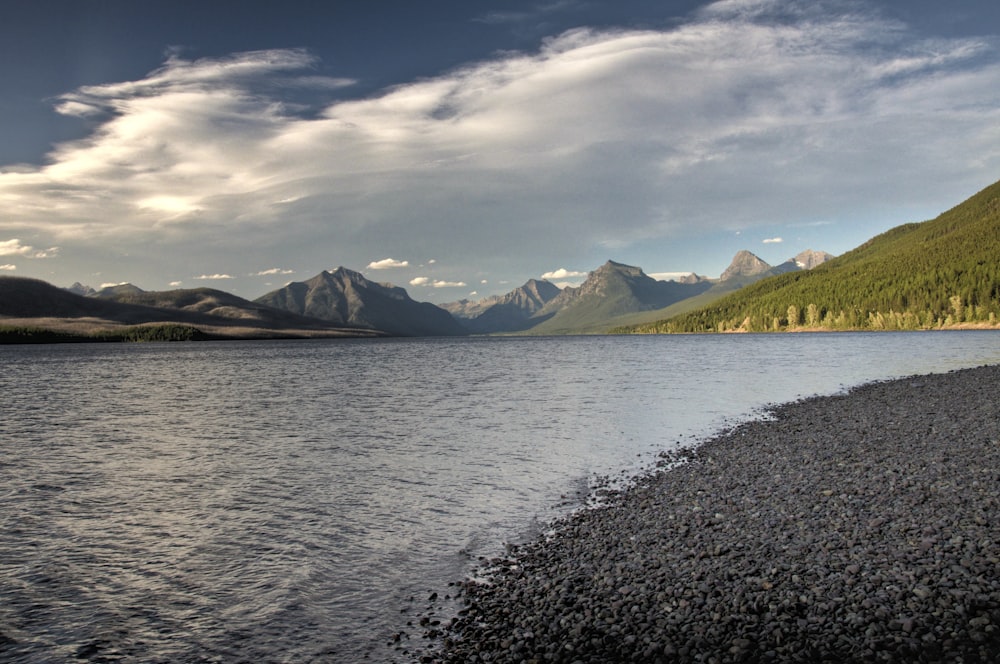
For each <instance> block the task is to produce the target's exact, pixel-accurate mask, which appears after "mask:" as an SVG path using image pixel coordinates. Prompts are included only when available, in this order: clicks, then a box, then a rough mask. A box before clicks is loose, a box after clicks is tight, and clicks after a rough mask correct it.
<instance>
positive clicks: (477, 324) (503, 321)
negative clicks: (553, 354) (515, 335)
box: [442, 279, 560, 334]
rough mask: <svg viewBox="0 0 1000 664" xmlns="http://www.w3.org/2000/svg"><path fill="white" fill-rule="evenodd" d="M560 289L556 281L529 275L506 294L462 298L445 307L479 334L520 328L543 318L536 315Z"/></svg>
mask: <svg viewBox="0 0 1000 664" xmlns="http://www.w3.org/2000/svg"><path fill="white" fill-rule="evenodd" d="M559 293H560V291H559V287H558V286H556V285H555V284H553V283H552V282H549V281H544V280H543V281H539V280H537V279H529V280H528V281H527V282H526V283H525V284H524V285H523V286H520V287H519V288H515V289H514V290H512V291H510V292H509V293H507V294H506V295H497V296H493V297H489V298H485V299H483V300H480V301H479V302H476V303H470V302H468V300H461V301H459V302H453V303H450V304H446V305H442V308H443V309H446V310H447V311H449V312H451V314H452V315H453V316H455V317H456V318H459V319H460V320H459V322H460V323H462V325H463V326H465V327H466V328H467V329H468V330H469V331H470V332H473V333H476V334H492V333H497V332H520V331H522V330H526V329H528V328H529V327H532V326H533V325H536V324H537V323H538V322H539V321H538V320H536V319H532V316H533V315H534V314H535V313H536V312H537V311H538V310H539V309H541V308H542V307H543V306H545V304H546V303H548V302H549V301H550V300H552V299H553V298H555V297H556V296H558V295H559ZM470 314H472V315H470Z"/></svg>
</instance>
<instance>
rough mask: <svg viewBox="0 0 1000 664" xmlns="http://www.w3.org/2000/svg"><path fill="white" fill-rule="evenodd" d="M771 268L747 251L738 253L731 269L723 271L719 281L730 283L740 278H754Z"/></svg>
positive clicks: (743, 250)
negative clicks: (731, 280)
mask: <svg viewBox="0 0 1000 664" xmlns="http://www.w3.org/2000/svg"><path fill="white" fill-rule="evenodd" d="M770 269H771V266H770V265H768V264H767V263H765V262H764V261H762V260H761V259H760V258H759V257H757V256H756V255H754V254H752V253H750V252H749V251H747V250H746V249H742V250H740V251H738V252H736V255H735V256H733V260H732V262H731V263H730V264H729V267H727V268H726V269H725V271H723V273H722V276H720V277H719V281H729V280H730V279H735V278H738V277H753V276H756V275H758V274H761V273H763V272H767V271H768V270H770Z"/></svg>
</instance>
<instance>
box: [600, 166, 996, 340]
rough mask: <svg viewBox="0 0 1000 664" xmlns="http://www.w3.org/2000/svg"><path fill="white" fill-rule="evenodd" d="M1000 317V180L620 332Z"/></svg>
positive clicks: (944, 323) (940, 322) (922, 325)
mask: <svg viewBox="0 0 1000 664" xmlns="http://www.w3.org/2000/svg"><path fill="white" fill-rule="evenodd" d="M998 318H1000V182H998V183H995V184H993V185H991V186H990V187H987V188H986V189H984V190H983V191H981V192H979V193H978V194H976V195H975V196H973V197H972V198H970V199H969V200H967V201H966V202H964V203H962V204H961V205H958V206H957V207H955V208H953V209H951V210H949V211H947V212H945V213H943V214H942V215H940V216H939V217H938V218H937V219H934V220H932V221H926V222H923V223H913V224H905V225H903V226H898V227H896V228H893V229H892V230H890V231H888V232H886V233H883V234H882V235H879V236H877V237H875V238H873V239H871V240H869V241H868V242H866V243H865V244H863V245H861V246H860V247H858V248H857V249H854V250H853V251H850V252H848V253H846V254H844V255H842V256H840V257H839V258H836V259H833V260H831V261H828V262H826V263H824V264H822V265H820V266H818V267H816V268H814V269H812V270H808V271H802V272H790V273H787V274H782V275H779V276H776V277H772V278H769V279H765V280H763V281H760V282H757V283H755V284H751V285H749V286H747V287H745V288H743V289H741V290H739V291H737V292H736V293H733V294H732V295H729V296H727V297H724V298H722V299H720V300H717V301H716V302H714V303H712V304H711V305H710V306H708V307H705V308H703V309H699V310H697V311H693V312H690V313H687V314H682V315H680V316H677V317H674V318H671V319H669V320H663V321H659V322H656V323H651V324H649V325H642V326H637V327H634V328H621V329H618V330H615V332H637V333H670V332H728V331H746V332H765V331H782V330H794V329H831V330H848V329H860V330H885V329H930V328H937V327H948V326H957V325H970V324H982V325H996V324H998Z"/></svg>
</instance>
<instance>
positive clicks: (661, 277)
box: [649, 272, 691, 281]
mask: <svg viewBox="0 0 1000 664" xmlns="http://www.w3.org/2000/svg"><path fill="white" fill-rule="evenodd" d="M649 276H650V277H652V278H653V279H656V280H657V281H677V280H678V279H682V278H684V277H690V276H691V273H690V272H650V273H649Z"/></svg>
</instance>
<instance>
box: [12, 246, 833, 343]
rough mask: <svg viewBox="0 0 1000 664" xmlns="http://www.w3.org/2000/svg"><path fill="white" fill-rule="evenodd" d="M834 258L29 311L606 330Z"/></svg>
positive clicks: (81, 300)
mask: <svg viewBox="0 0 1000 664" xmlns="http://www.w3.org/2000/svg"><path fill="white" fill-rule="evenodd" d="M828 258H830V255H829V254H825V253H823V252H813V251H811V250H807V251H805V252H802V253H800V254H799V255H797V256H796V257H794V258H792V259H789V260H788V261H786V262H785V263H782V264H781V265H779V266H776V267H771V266H770V265H768V264H767V263H766V262H765V261H763V260H761V259H760V258H759V257H757V256H755V255H754V254H752V253H751V252H749V251H741V252H738V253H737V254H736V256H734V258H733V260H732V262H731V264H730V266H729V267H728V268H727V269H726V271H725V272H724V273H723V275H722V276H723V277H725V278H724V279H708V278H705V277H699V276H698V275H696V274H693V273H692V274H689V275H686V276H684V277H683V278H679V279H677V280H657V279H654V278H652V277H650V276H649V275H647V274H646V273H645V272H643V270H642V269H641V268H639V267H636V266H631V265H626V264H624V263H618V262H615V261H613V260H609V261H607V262H606V263H605V264H604V265H602V266H600V267H599V268H597V269H596V270H593V271H592V272H590V273H589V274H588V276H587V279H586V280H585V281H584V282H583V283H582V284H581V285H580V286H577V287H567V288H564V289H562V290H560V289H559V288H558V287H557V286H555V285H554V284H552V283H551V282H548V281H545V280H537V279H529V280H528V281H527V282H525V284H523V285H522V286H520V287H518V288H515V289H514V290H512V291H510V292H508V293H505V294H503V295H497V296H492V297H488V298H484V299H482V300H479V301H478V302H470V301H468V300H460V301H459V302H454V303H449V304H445V305H441V306H437V305H434V304H430V303H427V302H416V301H414V300H413V299H412V298H410V296H409V295H408V294H407V292H406V290H404V289H403V288H400V287H397V286H394V285H392V284H387V283H377V282H374V281H370V280H369V279H367V278H366V277H365V276H364V275H362V274H361V273H359V272H355V271H353V270H349V269H347V268H344V267H340V268H337V269H336V270H334V271H333V272H327V271H324V272H321V273H320V274H318V275H316V276H315V277H313V278H311V279H309V280H307V281H304V282H292V283H289V284H287V285H286V286H284V287H282V288H279V289H276V290H273V291H271V292H269V293H267V294H265V295H263V296H261V297H259V298H257V299H256V300H253V301H250V300H245V299H243V298H240V297H237V296H235V295H232V294H230V293H226V292H225V291H220V290H216V289H212V288H193V289H176V290H171V291H149V292H147V291H144V290H142V289H141V288H138V287H136V286H134V285H133V284H120V285H116V286H109V287H106V288H103V289H101V290H100V291H95V290H94V289H92V288H90V287H88V286H84V285H82V284H80V283H76V284H73V286H71V287H70V288H69V289H65V290H62V289H60V292H61V293H63V294H65V295H67V296H70V295H72V296H73V297H74V298H77V299H75V300H74V301H73V303H72V305H69V304H67V303H65V302H61V303H57V302H55V299H58V298H55V299H54V297H53V295H52V293H51V292H47V293H46V295H45V296H44V297H41V296H38V297H34V299H32V298H31V297H29V298H27V300H26V301H23V302H22V304H25V306H26V308H25V309H24V311H23V312H22V314H23V316H22V317H24V318H31V317H35V318H46V317H52V316H54V315H55V316H56V317H66V316H68V317H69V318H75V319H78V320H82V319H83V318H87V317H89V318H93V319H95V320H96V319H101V318H103V319H106V320H109V321H111V322H115V321H126V320H127V321H140V322H142V323H146V322H149V321H154V320H159V321H171V322H173V321H181V322H186V323H192V321H198V323H197V324H200V325H207V326H214V327H218V326H220V325H222V326H228V327H230V328H232V327H233V326H237V325H245V326H247V327H248V328H258V329H262V330H270V332H267V333H265V334H279V332H277V331H278V330H281V329H284V328H287V329H293V328H294V329H297V330H300V331H301V330H314V329H319V328H324V329H325V328H330V329H335V330H337V331H338V332H337V333H338V334H340V333H344V331H345V330H355V331H356V332H357V333H358V334H362V333H377V334H389V335H394V336H442V335H461V334H470V333H471V334H511V333H515V334H579V333H601V332H606V331H607V330H608V329H609V328H611V327H614V326H616V325H621V324H626V323H627V322H628V321H633V322H645V321H652V320H656V319H657V318H656V317H657V316H660V315H661V314H663V313H664V312H673V313H677V312H680V311H684V310H690V309H693V308H696V307H697V306H701V305H704V304H705V303H708V302H711V301H714V300H716V299H719V298H721V297H723V296H725V295H727V294H728V293H730V292H733V291H736V290H738V289H741V288H743V287H745V286H746V285H748V284H750V283H753V282H755V281H758V280H761V279H764V278H766V277H768V276H772V275H776V274H781V273H783V272H789V271H799V270H802V269H806V268H807V267H811V266H815V265H818V264H822V263H823V262H824V261H826V260H827V259H828ZM41 283H44V282H41ZM53 288H54V287H53ZM29 290H31V289H29ZM35 290H37V289H35ZM7 292H8V296H7V301H6V302H0V318H3V317H6V318H16V317H17V316H16V315H12V314H11V313H10V312H5V311H3V305H7V308H8V309H9V308H10V306H9V305H10V304H11V302H13V301H16V300H18V298H15V297H12V296H10V295H9V293H10V289H8V290H7ZM35 295H36V296H37V295H38V293H36V294H35ZM102 301H103V302H108V303H114V304H116V305H118V306H119V308H118V309H115V310H114V311H111V310H109V309H108V308H107V307H106V306H105V307H103V308H102V306H101V305H99V304H97V303H98V302H102ZM45 303H48V304H47V305H46V304H45ZM122 307H124V309H123V308H122ZM129 308H131V309H129ZM137 308H138V309H137ZM29 310H30V311H29ZM46 311H49V313H45V312H46ZM53 312H54V313H53ZM67 312H68V313H67ZM661 317H662V316H661ZM192 324H193V323H192ZM324 333H328V331H324ZM310 334H311V332H310Z"/></svg>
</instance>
